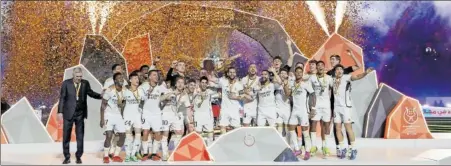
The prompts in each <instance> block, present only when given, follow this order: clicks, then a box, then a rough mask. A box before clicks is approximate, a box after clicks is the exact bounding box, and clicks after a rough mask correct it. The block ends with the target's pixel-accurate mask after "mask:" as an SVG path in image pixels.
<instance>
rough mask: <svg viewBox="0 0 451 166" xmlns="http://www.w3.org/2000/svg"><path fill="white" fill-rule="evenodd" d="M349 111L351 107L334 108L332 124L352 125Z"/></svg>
mask: <svg viewBox="0 0 451 166" xmlns="http://www.w3.org/2000/svg"><path fill="white" fill-rule="evenodd" d="M351 111H352V107H351V108H349V107H343V106H335V108H334V123H352V122H353V121H352V117H351Z"/></svg>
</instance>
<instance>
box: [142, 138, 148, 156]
mask: <svg viewBox="0 0 451 166" xmlns="http://www.w3.org/2000/svg"><path fill="white" fill-rule="evenodd" d="M142 146H143V149H142V150H143V154H149V142H147V141H142Z"/></svg>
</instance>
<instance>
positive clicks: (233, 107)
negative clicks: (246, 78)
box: [218, 77, 243, 112]
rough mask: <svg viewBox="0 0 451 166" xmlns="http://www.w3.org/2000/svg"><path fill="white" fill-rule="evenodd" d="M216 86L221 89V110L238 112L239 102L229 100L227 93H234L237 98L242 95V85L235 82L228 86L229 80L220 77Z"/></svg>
mask: <svg viewBox="0 0 451 166" xmlns="http://www.w3.org/2000/svg"><path fill="white" fill-rule="evenodd" d="M218 86H219V88H222V102H221V110H223V111H237V112H238V110H239V108H240V102H239V101H238V100H231V99H229V93H234V94H236V95H237V96H238V95H239V94H240V93H242V91H243V85H242V84H241V82H239V81H235V83H233V84H230V82H229V79H227V78H224V77H222V78H220V79H219V81H218Z"/></svg>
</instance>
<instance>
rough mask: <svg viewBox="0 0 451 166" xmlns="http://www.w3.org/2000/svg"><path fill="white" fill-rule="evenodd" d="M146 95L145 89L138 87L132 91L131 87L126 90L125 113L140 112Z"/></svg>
mask: <svg viewBox="0 0 451 166" xmlns="http://www.w3.org/2000/svg"><path fill="white" fill-rule="evenodd" d="M143 96H144V91H143V90H142V89H140V88H137V89H136V91H134V92H133V91H131V90H130V89H125V90H124V98H125V101H126V104H125V108H124V114H125V113H129V112H130V113H139V104H140V103H141V101H142V99H143Z"/></svg>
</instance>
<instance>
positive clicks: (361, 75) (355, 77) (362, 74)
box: [351, 67, 374, 81]
mask: <svg viewBox="0 0 451 166" xmlns="http://www.w3.org/2000/svg"><path fill="white" fill-rule="evenodd" d="M373 70H374V69H373V68H371V67H370V68H368V69H366V71H365V72H364V73H361V74H358V75H355V76H351V81H356V80H360V79H362V78H363V77H365V76H366V75H368V73H370V72H372V71H373Z"/></svg>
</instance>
